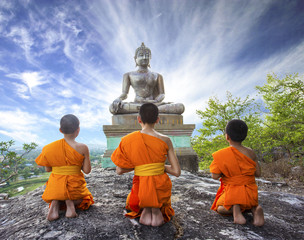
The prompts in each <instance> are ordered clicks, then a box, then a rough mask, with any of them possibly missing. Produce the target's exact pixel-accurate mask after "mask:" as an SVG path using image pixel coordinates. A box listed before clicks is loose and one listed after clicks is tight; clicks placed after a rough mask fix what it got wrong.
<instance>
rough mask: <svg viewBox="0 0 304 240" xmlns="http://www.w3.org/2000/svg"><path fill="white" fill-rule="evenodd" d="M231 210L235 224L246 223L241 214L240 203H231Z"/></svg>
mask: <svg viewBox="0 0 304 240" xmlns="http://www.w3.org/2000/svg"><path fill="white" fill-rule="evenodd" d="M232 211H233V219H234V221H233V222H234V223H236V224H245V223H246V219H245V218H244V216H243V214H242V211H241V207H240V205H233V207H232Z"/></svg>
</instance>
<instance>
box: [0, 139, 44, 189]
mask: <svg viewBox="0 0 304 240" xmlns="http://www.w3.org/2000/svg"><path fill="white" fill-rule="evenodd" d="M13 145H14V141H13V140H10V141H7V142H0V184H1V183H4V182H6V181H8V180H10V179H12V178H14V177H16V176H17V175H18V172H19V170H20V169H19V166H20V165H21V164H22V163H23V162H24V161H25V158H24V155H26V154H27V153H29V152H30V151H32V150H33V149H35V148H36V147H37V146H38V145H37V144H36V143H33V142H32V143H30V144H26V143H24V144H23V151H24V152H23V153H22V154H21V155H18V154H17V153H16V152H15V151H11V150H10V148H11V147H12V146H13Z"/></svg>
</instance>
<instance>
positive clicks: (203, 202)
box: [0, 168, 304, 240]
mask: <svg viewBox="0 0 304 240" xmlns="http://www.w3.org/2000/svg"><path fill="white" fill-rule="evenodd" d="M171 179H172V183H173V188H172V206H173V208H174V210H175V217H174V218H173V219H172V221H171V222H169V223H167V224H165V225H163V226H161V227H157V228H152V227H148V226H142V225H140V224H139V223H138V220H132V221H131V220H130V219H128V218H126V217H124V216H123V212H124V204H125V199H126V197H127V195H128V193H129V190H130V189H131V184H132V174H125V175H122V176H117V175H116V174H115V172H114V171H113V170H104V169H101V168H96V169H94V170H93V171H92V173H91V174H89V175H88V176H86V180H87V183H88V188H89V190H90V191H91V193H92V194H93V196H94V200H95V204H94V205H93V206H91V207H90V209H88V210H87V211H79V212H78V214H79V216H78V217H77V218H74V219H67V218H65V217H64V213H61V215H60V216H61V217H60V219H59V220H56V221H54V222H48V221H47V220H46V215H47V210H48V208H47V204H46V203H45V202H43V200H42V199H41V195H42V193H43V189H44V187H40V188H38V189H36V190H34V191H32V192H30V193H28V194H26V195H23V196H20V197H16V198H12V199H9V200H2V201H0V236H1V239H71V240H72V239H149V240H151V239H158V240H160V239H304V228H303V223H304V197H303V196H302V195H295V194H290V193H285V192H278V191H275V190H273V189H270V188H269V186H268V188H267V190H266V191H263V190H261V191H260V192H259V196H260V197H259V201H260V204H261V206H262V207H263V209H264V213H265V220H266V223H265V225H264V226H263V227H254V226H253V225H252V224H251V223H250V222H251V221H252V215H251V214H249V213H248V214H245V217H246V219H247V222H248V223H247V224H245V225H243V226H240V225H235V224H234V223H233V219H232V217H222V216H220V215H218V214H217V213H215V212H213V211H211V210H210V206H211V204H212V202H213V199H214V196H215V193H216V190H217V188H218V186H219V181H214V180H212V179H211V178H209V177H204V176H198V175H193V174H191V173H188V172H184V171H183V172H182V175H181V176H180V177H179V178H175V177H172V178H171ZM261 183H262V185H263V184H264V185H265V184H266V185H267V181H264V182H263V181H262V182H261ZM259 185H260V182H259ZM268 185H269V184H268ZM262 188H263V186H262Z"/></svg>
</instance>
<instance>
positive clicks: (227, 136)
mask: <svg viewBox="0 0 304 240" xmlns="http://www.w3.org/2000/svg"><path fill="white" fill-rule="evenodd" d="M225 138H226V140H227V141H229V140H230V137H229V135H228V134H227V133H226V134H225Z"/></svg>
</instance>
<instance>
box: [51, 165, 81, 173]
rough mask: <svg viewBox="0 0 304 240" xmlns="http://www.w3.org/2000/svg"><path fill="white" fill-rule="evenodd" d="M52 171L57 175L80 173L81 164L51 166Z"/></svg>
mask: <svg viewBox="0 0 304 240" xmlns="http://www.w3.org/2000/svg"><path fill="white" fill-rule="evenodd" d="M52 173H54V174H59V175H73V174H79V173H81V166H76V165H73V166H61V167H52Z"/></svg>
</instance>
